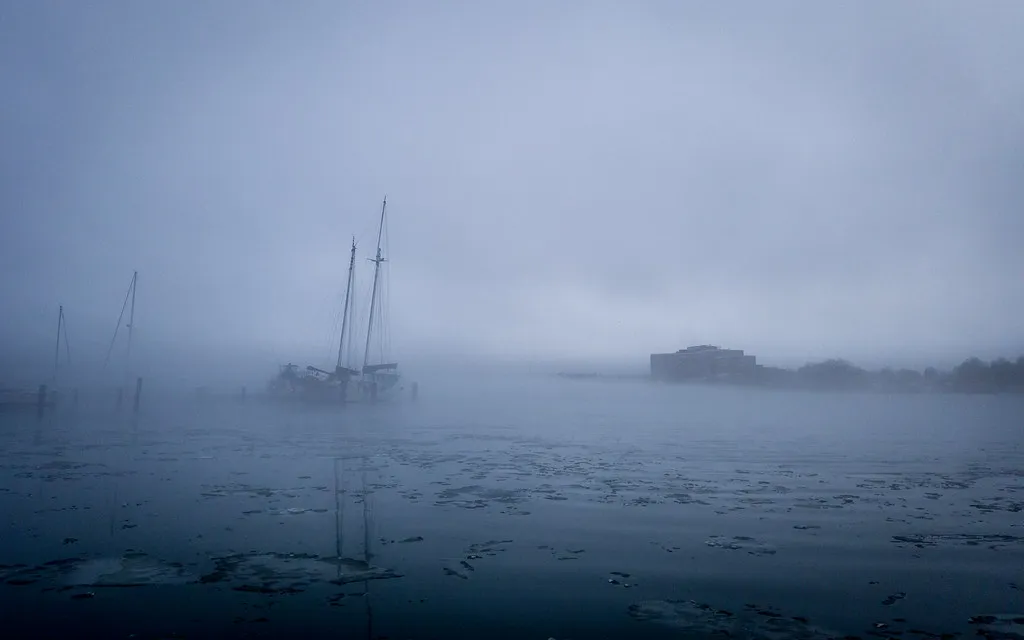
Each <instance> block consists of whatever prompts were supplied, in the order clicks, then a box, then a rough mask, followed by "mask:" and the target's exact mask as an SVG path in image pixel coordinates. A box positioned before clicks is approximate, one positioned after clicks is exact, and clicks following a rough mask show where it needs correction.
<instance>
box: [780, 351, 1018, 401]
mask: <svg viewBox="0 0 1024 640" xmlns="http://www.w3.org/2000/svg"><path fill="white" fill-rule="evenodd" d="M765 374H766V375H765V381H766V382H769V383H779V384H783V385H785V386H790V385H795V386H799V387H804V388H812V389H831V390H839V389H874V390H879V391H894V392H895V391H899V392H920V391H945V392H959V393H1024V356H1020V357H1018V358H1017V359H1016V360H1009V359H1007V358H999V359H996V360H993V361H991V362H985V361H983V360H981V359H980V358H968V359H967V360H965V361H964V362H962V363H960V364H959V365H957V366H956V367H954V368H953V369H952V370H951V371H939V370H938V369H936V368H935V367H928V368H927V369H925V370H923V371H918V370H916V369H890V368H885V369H881V370H878V371H869V370H867V369H862V368H861V367H858V366H856V365H854V364H851V363H850V362H848V361H846V360H842V359H837V358H833V359H830V360H825V361H823V362H815V363H811V364H806V365H804V366H802V367H800V368H799V369H797V370H795V371H789V370H784V369H775V368H772V367H766V368H765Z"/></svg>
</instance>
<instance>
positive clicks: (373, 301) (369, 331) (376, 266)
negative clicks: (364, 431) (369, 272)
mask: <svg viewBox="0 0 1024 640" xmlns="http://www.w3.org/2000/svg"><path fill="white" fill-rule="evenodd" d="M387 206H388V197H387V196H384V204H382V205H381V207H380V228H379V229H378V230H377V256H376V257H375V258H370V259H369V260H370V262H372V263H373V290H372V292H371V293H370V322H369V324H368V326H367V328H366V351H365V352H364V354H363V369H364V370H365V369H366V366H367V365H368V364H370V340H371V338H372V337H373V315H374V311H375V310H376V307H377V279H378V277H379V276H380V263H382V262H384V258H382V257H381V255H380V239H381V236H382V235H383V233H384V211H385V209H387Z"/></svg>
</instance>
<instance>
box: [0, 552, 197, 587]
mask: <svg viewBox="0 0 1024 640" xmlns="http://www.w3.org/2000/svg"><path fill="white" fill-rule="evenodd" d="M0 578H2V579H3V581H4V582H5V583H7V584H9V585H13V586H26V585H32V584H37V583H40V584H43V585H50V586H53V585H61V586H65V587H97V588H98V587H144V586H153V585H181V584H188V583H190V582H194V581H195V580H196V579H197V578H198V576H197V575H196V574H195V573H193V572H191V571H190V570H188V569H187V568H186V567H185V566H184V565H183V564H181V563H178V562H167V561H164V560H160V559H158V558H153V557H151V556H149V555H147V554H145V553H142V552H140V551H128V552H126V553H125V554H124V555H122V556H120V557H107V558H93V559H84V558H61V559H58V560H51V561H49V562H45V563H43V564H41V565H38V566H35V567H27V566H18V565H16V566H13V567H7V568H5V569H2V570H0Z"/></svg>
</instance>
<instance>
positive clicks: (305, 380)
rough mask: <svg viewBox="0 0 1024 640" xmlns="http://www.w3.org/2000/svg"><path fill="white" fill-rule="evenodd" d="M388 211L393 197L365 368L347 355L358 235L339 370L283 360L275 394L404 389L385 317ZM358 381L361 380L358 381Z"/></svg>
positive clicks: (365, 396) (377, 267)
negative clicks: (390, 357) (390, 354)
mask: <svg viewBox="0 0 1024 640" xmlns="http://www.w3.org/2000/svg"><path fill="white" fill-rule="evenodd" d="M386 215H387V197H386V196H385V198H384V202H383V204H382V205H381V210H380V225H379V227H378V229H377V251H376V254H375V255H374V257H373V258H369V260H370V261H371V262H373V263H374V270H373V288H372V289H371V293H370V306H369V313H368V315H369V318H368V321H367V329H366V347H365V349H364V351H363V363H362V366H361V367H360V368H355V367H353V366H350V365H348V364H346V355H347V354H348V352H349V351H351V349H350V346H351V342H352V337H353V319H354V310H355V303H354V299H353V296H354V289H355V260H356V241H355V238H353V239H352V248H351V251H350V253H349V263H348V281H347V284H346V287H345V306H344V310H343V312H342V322H341V336H340V337H339V339H338V357H337V361H336V363H335V366H334V371H328V370H325V369H321V368H319V367H315V366H312V365H309V366H307V367H306V368H305V370H304V371H301V372H300V371H299V368H298V365H295V364H291V363H289V364H286V365H281V367H280V368H279V371H278V375H277V376H276V377H275V378H274V379H272V380H271V381H270V383H269V385H268V390H269V391H270V393H271V394H272V395H274V396H277V397H287V398H295V399H302V400H319V401H331V402H341V403H345V402H358V401H364V402H376V401H378V400H384V399H389V398H391V397H393V396H394V395H395V394H396V393H397V391H399V390H400V389H399V387H398V382H399V380H400V375H399V373H398V363H395V362H387V361H385V360H386V358H385V356H386V355H387V345H386V342H387V319H386V317H385V312H386V305H385V298H386V296H385V295H384V294H385V291H386V289H385V283H384V277H383V274H382V269H381V265H382V264H383V263H385V262H387V259H386V258H384V256H383V249H382V247H381V242H382V240H383V238H384V224H385V219H386ZM375 340H376V341H377V344H379V346H380V350H379V357H378V359H377V361H375V362H372V363H371V355H375V354H373V349H372V348H373V346H374V344H375ZM353 382H355V383H356V384H352V383H353Z"/></svg>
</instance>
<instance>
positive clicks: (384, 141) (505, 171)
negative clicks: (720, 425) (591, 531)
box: [0, 0, 1024, 362]
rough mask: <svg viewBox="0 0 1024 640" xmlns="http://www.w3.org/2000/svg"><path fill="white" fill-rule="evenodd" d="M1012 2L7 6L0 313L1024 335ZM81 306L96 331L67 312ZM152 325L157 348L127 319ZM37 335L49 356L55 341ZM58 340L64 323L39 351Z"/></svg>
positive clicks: (883, 355) (629, 348) (901, 352)
mask: <svg viewBox="0 0 1024 640" xmlns="http://www.w3.org/2000/svg"><path fill="white" fill-rule="evenodd" d="M1022 33H1024V2H1019V1H1017V0H1005V1H1002V2H1000V1H977V2H970V1H967V0H963V1H961V2H941V1H935V0H929V1H927V2H926V1H923V0H922V1H917V2H911V1H906V2H882V1H877V2H856V3H854V2H849V3H840V2H827V3H814V2H785V1H780V0H776V1H773V2H763V1H761V0H754V1H751V2H726V3H709V2H682V1H674V0H673V1H666V2H646V3H645V2H597V1H584V0H575V1H566V2H548V1H532V2H531V1H527V2H523V1H517V2H496V1H495V2H474V1H469V0H466V1H464V2H440V1H437V2H425V1H418V0H417V1H409V2H388V1H384V2H340V1H337V0H331V1H324V2H315V1H311V0H310V1H304V2H277V1H274V2H261V1H254V0H220V1H214V2H171V1H164V2H129V1H123V2H109V1H106V2H105V1H93V2H74V1H71V0H66V1H60V2H57V1H39V2H28V1H25V2H3V3H0V96H2V99H0V211H2V220H0V225H2V226H0V268H2V273H3V275H2V279H0V300H2V308H3V313H2V317H0V335H2V337H3V340H4V342H5V343H6V344H7V346H8V347H11V346H18V347H20V348H24V349H27V348H29V347H32V348H36V347H38V348H39V349H42V350H47V349H49V345H50V341H51V340H52V336H51V334H52V332H53V329H54V327H53V324H54V323H55V321H56V308H57V305H58V304H64V305H65V307H66V311H67V314H68V319H69V323H70V328H71V331H72V333H71V334H70V337H71V338H72V340H73V341H77V342H78V343H79V344H80V345H82V346H81V347H80V349H82V350H84V351H86V352H90V349H91V350H92V351H94V352H97V353H100V354H102V351H103V349H104V348H105V346H106V341H107V340H109V337H110V332H111V331H112V330H113V326H114V322H115V320H116V318H117V313H118V311H119V310H120V306H121V302H122V300H123V296H124V293H125V289H126V288H127V286H128V282H129V280H130V279H131V274H132V270H133V269H138V270H139V274H140V275H139V298H138V309H137V322H136V327H137V334H136V336H137V338H138V340H139V341H140V344H143V345H146V344H148V345H150V348H151V349H153V350H154V351H158V350H159V349H161V348H168V347H171V346H174V347H178V348H181V349H187V348H189V347H196V348H203V349H220V350H224V351H230V350H232V349H238V350H244V349H249V350H252V351H254V352H260V353H266V354H270V355H271V356H273V357H275V358H281V359H287V358H289V354H294V353H304V354H305V353H320V352H323V353H324V354H325V360H326V361H329V360H330V357H329V354H330V352H331V350H332V349H333V347H331V346H330V341H331V339H332V331H333V330H334V327H335V321H336V314H337V310H338V307H339V300H340V297H341V295H342V293H343V291H344V284H345V274H344V270H345V268H346V266H347V261H348V245H349V239H350V236H351V235H352V234H357V235H358V236H359V237H360V263H359V267H360V269H361V270H362V271H361V273H360V275H361V277H362V278H363V280H362V281H361V283H360V292H361V295H362V296H363V300H362V302H364V303H365V276H366V275H367V273H368V271H367V270H368V267H369V266H370V264H369V263H367V262H366V261H365V260H364V259H363V258H365V257H367V256H369V255H370V254H371V253H372V249H373V247H372V244H373V240H374V238H373V226H374V224H375V222H376V216H377V215H378V213H379V207H380V201H381V198H382V197H383V196H384V194H385V193H386V194H388V199H389V225H388V230H389V239H390V242H389V245H388V249H387V253H388V256H387V257H389V258H390V259H391V262H390V296H389V298H390V319H391V326H392V333H393V353H394V355H395V357H396V358H397V359H399V360H401V359H402V356H403V353H406V354H412V353H424V352H427V351H431V350H433V351H448V352H452V353H458V354H479V355H486V356H501V357H522V358H527V359H529V358H558V357H574V358H594V359H602V358H626V359H628V358H637V359H638V360H639V361H645V360H646V357H647V354H649V353H650V352H652V351H669V350H675V349H677V348H680V347H684V346H686V345H689V344H697V343H712V344H721V345H723V346H730V347H736V348H742V349H746V350H748V351H749V352H752V353H755V354H758V355H759V356H760V357H762V359H764V360H766V361H768V362H772V361H783V360H786V359H796V360H802V359H815V358H824V357H828V356H832V355H839V356H845V357H848V358H851V359H853V360H855V361H857V360H860V361H876V360H878V359H896V360H899V359H904V360H909V359H920V358H924V359H925V360H927V359H929V358H932V359H935V360H940V361H942V360H944V359H947V358H952V359H954V360H956V359H961V358H962V357H966V356H967V355H971V354H973V353H977V354H979V355H983V356H984V355H989V356H991V355H996V354H1001V353H1005V354H1007V355H1017V353H1018V352H1019V351H1021V350H1024V321H1022V318H1024V250H1022V245H1024V66H1022V61H1024V37H1021V34H1022ZM75 332H77V333H75ZM140 348H141V347H140ZM41 352H42V351H41ZM46 352H47V353H48V351H46Z"/></svg>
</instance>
